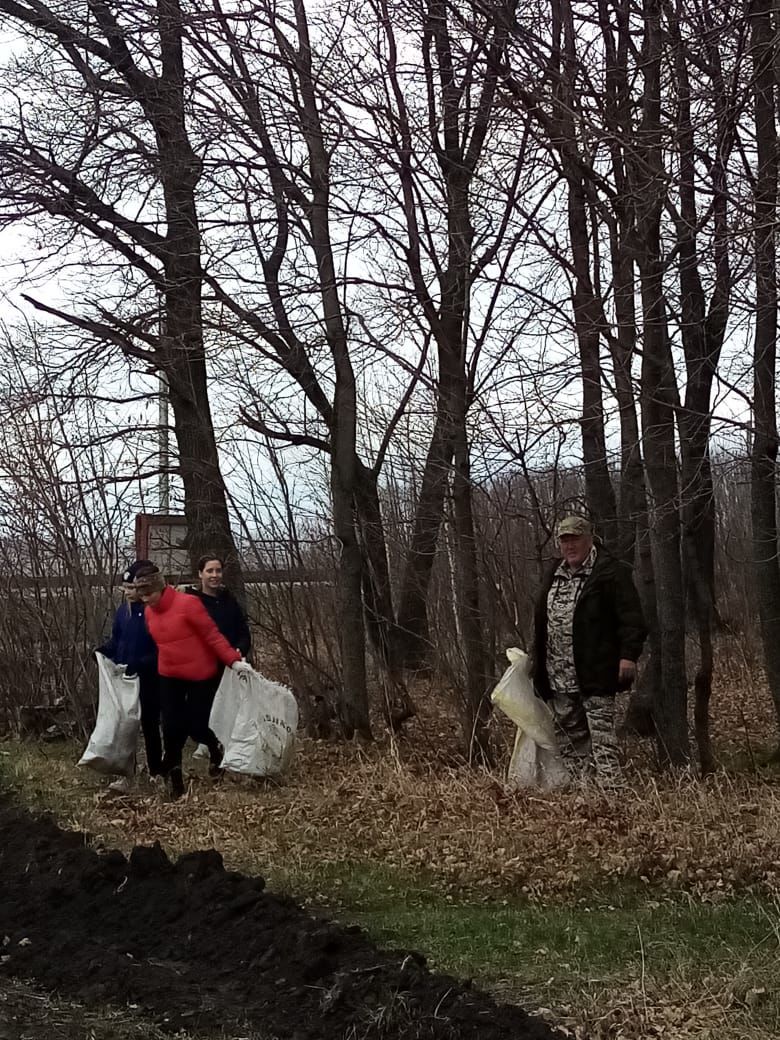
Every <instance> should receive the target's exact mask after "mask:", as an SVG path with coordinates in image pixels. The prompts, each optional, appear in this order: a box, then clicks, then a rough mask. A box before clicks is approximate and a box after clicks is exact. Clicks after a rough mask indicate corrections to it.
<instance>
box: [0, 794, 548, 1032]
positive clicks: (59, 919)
mask: <svg viewBox="0 0 780 1040" xmlns="http://www.w3.org/2000/svg"><path fill="white" fill-rule="evenodd" d="M0 943H2V949H0V971H2V972H5V973H8V974H11V975H14V976H18V977H24V978H28V979H35V980H36V981H37V982H39V983H41V984H43V985H45V986H46V987H47V988H49V989H53V990H58V991H59V992H61V993H64V994H68V995H70V996H72V997H74V998H76V999H78V1000H81V1001H84V1002H87V1003H90V1002H97V1003H109V1004H114V1005H117V1004H118V1005H126V1004H133V1005H138V1006H140V1007H141V1008H143V1009H144V1010H145V1012H146V1013H147V1015H149V1016H150V1017H152V1016H153V1017H154V1020H155V1022H156V1024H157V1025H158V1026H160V1025H164V1026H165V1028H166V1029H170V1030H171V1031H175V1030H177V1029H197V1030H214V1029H218V1030H219V1029H225V1030H227V1031H229V1032H234V1033H236V1034H240V1035H244V1036H246V1034H247V1032H248V1031H251V1032H252V1034H253V1035H256V1036H258V1037H262V1038H263V1040H266V1038H267V1040H314V1038H317V1040H320V1038H325V1037H327V1038H329V1040H342V1038H343V1040H346V1038H355V1040H357V1038H361V1040H363V1038H365V1040H368V1038H374V1037H376V1038H379V1037H381V1038H386V1040H391V1038H398V1040H400V1038H404V1040H423V1038H425V1040H428V1038H430V1040H434V1038H444V1037H446V1038H448V1040H461V1038H463V1040H465V1038H471V1037H474V1038H479V1040H499V1038H502V1040H504V1038H505V1040H509V1038H511V1040H554V1038H555V1037H556V1036H558V1034H556V1033H554V1032H553V1031H551V1030H550V1029H549V1028H548V1027H547V1026H546V1025H545V1024H544V1023H542V1022H540V1021H538V1020H535V1019H532V1018H529V1016H528V1015H527V1014H526V1013H525V1012H524V1011H523V1010H522V1009H520V1008H518V1007H513V1006H499V1005H497V1004H495V1003H494V1002H493V1001H492V1000H491V999H490V998H489V997H488V996H486V995H484V994H482V993H479V992H476V991H474V990H472V989H471V988H470V987H469V986H468V985H464V984H462V983H459V982H458V981H456V980H455V979H453V978H450V977H448V976H446V975H438V974H433V973H431V972H430V971H429V970H428V969H427V968H426V966H425V960H424V958H423V957H421V956H420V955H419V954H416V953H403V952H397V951H396V952H385V951H380V950H378V949H377V948H376V947H375V946H374V945H373V944H372V943H371V942H370V940H369V939H368V937H367V936H366V935H365V933H364V932H362V931H361V930H360V929H359V928H345V927H342V926H340V925H337V924H334V923H333V922H331V921H328V920H324V919H322V918H317V917H314V916H312V915H311V914H309V913H307V912H306V911H304V910H302V909H301V908H300V907H299V906H297V905H296V904H295V903H294V902H293V901H292V900H290V899H287V898H285V897H283V896H279V895H274V894H272V893H269V892H266V891H265V888H264V883H263V880H262V878H257V877H245V876H243V875H240V874H236V873H232V872H230V871H226V870H225V869H224V867H223V864H222V857H221V856H220V854H219V853H218V852H216V851H214V850H211V851H207V852H193V853H189V854H187V855H185V856H182V857H181V858H180V859H179V860H178V861H177V862H176V863H175V864H173V863H171V862H170V861H169V859H168V857H167V856H166V854H165V852H164V851H163V850H162V849H161V848H160V846H159V845H155V846H152V847H138V848H135V849H134V850H133V852H132V853H131V855H130V857H129V859H128V858H126V857H125V856H124V855H123V854H122V853H121V852H117V851H111V852H104V853H98V852H96V851H94V850H93V849H91V848H89V846H88V845H87V842H86V839H85V837H84V835H80V834H76V833H72V832H63V831H61V830H59V828H58V827H57V826H56V825H55V824H54V822H53V821H52V820H50V819H48V818H34V817H32V816H30V815H29V814H27V813H24V812H22V811H20V810H18V809H16V808H13V807H10V806H0Z"/></svg>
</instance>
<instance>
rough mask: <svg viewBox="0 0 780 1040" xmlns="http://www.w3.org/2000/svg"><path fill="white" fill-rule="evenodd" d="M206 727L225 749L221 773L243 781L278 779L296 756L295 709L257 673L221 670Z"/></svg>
mask: <svg viewBox="0 0 780 1040" xmlns="http://www.w3.org/2000/svg"><path fill="white" fill-rule="evenodd" d="M209 725H210V727H211V729H213V730H214V732H215V733H216V735H217V737H218V739H219V740H220V741H221V742H222V744H223V745H224V748H225V756H224V758H223V759H222V768H223V769H229V770H230V771H231V772H232V773H243V774H245V775H246V776H278V775H279V774H280V773H283V772H284V771H285V770H286V769H287V768H288V767H289V765H290V763H291V761H292V757H293V754H294V752H295V733H296V731H297V729H298V704H297V702H296V700H295V697H294V696H293V694H292V693H291V692H290V690H288V689H287V687H286V686H282V685H281V684H280V683H275V682H271V680H270V679H266V678H265V676H263V675H260V673H259V672H254V671H253V672H234V671H233V670H232V669H231V668H227V669H225V674H224V676H223V677H222V682H221V683H220V684H219V689H218V690H217V694H216V697H215V698H214V706H213V708H212V709H211V716H210V719H209Z"/></svg>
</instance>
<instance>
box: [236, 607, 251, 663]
mask: <svg viewBox="0 0 780 1040" xmlns="http://www.w3.org/2000/svg"><path fill="white" fill-rule="evenodd" d="M232 607H233V619H232V621H233V626H232V627H233V645H234V646H235V648H236V650H240V651H241V656H242V657H248V656H249V651H250V650H251V649H252V634H251V632H250V631H249V622H248V621H247V619H246V614H245V613H244V611H243V610H242V609H241V604H240V603H239V602H238V600H237V599H234V600H233V602H232Z"/></svg>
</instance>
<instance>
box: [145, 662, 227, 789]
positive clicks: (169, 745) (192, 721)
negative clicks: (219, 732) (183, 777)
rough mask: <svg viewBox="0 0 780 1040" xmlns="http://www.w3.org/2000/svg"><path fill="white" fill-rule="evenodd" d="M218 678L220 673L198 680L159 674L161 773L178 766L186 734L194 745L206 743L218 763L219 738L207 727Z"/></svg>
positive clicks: (212, 759)
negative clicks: (163, 747)
mask: <svg viewBox="0 0 780 1040" xmlns="http://www.w3.org/2000/svg"><path fill="white" fill-rule="evenodd" d="M221 678H222V673H221V672H218V673H217V674H216V675H215V676H213V677H212V678H211V679H202V680H199V681H194V680H191V679H171V678H169V677H168V676H165V675H161V676H160V694H161V700H162V721H163V742H164V745H165V754H164V755H163V760H162V771H163V774H164V775H166V776H167V775H168V773H170V771H171V770H172V769H180V768H181V755H182V751H183V750H184V745H185V744H186V743H187V737H191V738H192V739H193V740H194V741H195V743H196V744H205V745H206V747H207V748H208V749H209V755H210V756H211V761H212V762H214V763H219V759H220V746H219V741H218V740H217V737H216V734H215V733H214V732H213V730H211V729H209V715H211V706H212V704H213V703H214V696H215V694H216V692H217V687H218V686H219V680H220V679H221Z"/></svg>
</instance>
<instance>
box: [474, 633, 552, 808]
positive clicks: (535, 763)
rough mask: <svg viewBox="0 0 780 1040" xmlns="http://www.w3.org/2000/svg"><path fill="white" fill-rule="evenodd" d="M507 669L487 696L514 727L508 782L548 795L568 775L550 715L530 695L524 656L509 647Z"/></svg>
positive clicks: (530, 683)
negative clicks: (538, 788)
mask: <svg viewBox="0 0 780 1040" xmlns="http://www.w3.org/2000/svg"><path fill="white" fill-rule="evenodd" d="M506 656H507V657H508V658H509V662H510V664H509V667H508V668H507V670H506V671H505V672H504V674H503V675H502V676H501V678H500V680H499V681H498V684H497V685H496V688H495V690H493V693H492V695H491V700H492V701H493V703H494V704H495V705H496V706H497V707H499V708H500V709H501V710H502V711H503V712H504V714H505V715H507V716H508V717H509V718H510V719H511V720H512V722H514V724H515V725H516V726H517V736H516V738H515V746H514V750H513V752H512V758H511V760H510V762H509V771H508V774H507V780H508V782H509V783H510V784H511V785H512V786H514V787H540V788H542V789H543V790H546V791H552V790H555V789H556V788H559V787H564V786H565V785H566V784H567V783H568V782H569V771H568V769H567V768H566V764H565V763H564V761H563V759H562V758H561V755H560V752H559V751H558V742H557V740H556V738H555V726H554V723H553V716H552V712H551V711H550V709H549V708H548V706H547V705H546V704H545V703H544V701H543V700H540V699H539V697H537V696H536V694H535V693H534V685H533V680H532V679H531V676H530V674H529V668H530V661H529V659H528V655H527V654H525V653H523V651H522V650H518V648H517V647H514V646H513V647H510V648H509V649H508V650H507V652H506Z"/></svg>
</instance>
